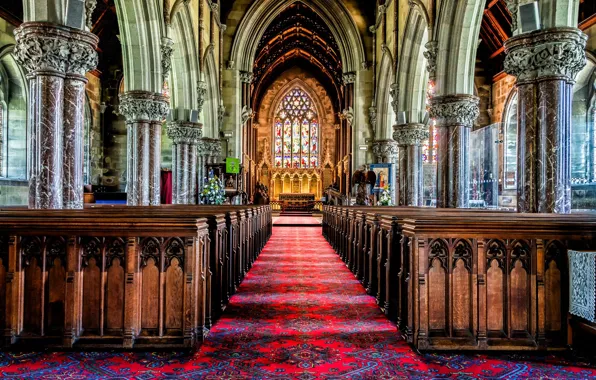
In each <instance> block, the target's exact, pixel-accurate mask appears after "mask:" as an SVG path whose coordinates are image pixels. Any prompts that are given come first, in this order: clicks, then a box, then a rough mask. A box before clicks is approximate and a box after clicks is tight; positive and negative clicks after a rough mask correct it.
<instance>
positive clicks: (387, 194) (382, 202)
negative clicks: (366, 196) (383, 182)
mask: <svg viewBox="0 0 596 380" xmlns="http://www.w3.org/2000/svg"><path fill="white" fill-rule="evenodd" d="M379 206H393V202H392V201H391V186H390V185H387V186H385V187H384V188H383V191H381V195H380V196H379Z"/></svg>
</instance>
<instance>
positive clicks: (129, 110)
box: [118, 91, 170, 123]
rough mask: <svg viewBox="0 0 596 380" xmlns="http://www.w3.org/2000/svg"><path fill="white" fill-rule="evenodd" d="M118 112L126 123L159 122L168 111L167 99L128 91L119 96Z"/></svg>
mask: <svg viewBox="0 0 596 380" xmlns="http://www.w3.org/2000/svg"><path fill="white" fill-rule="evenodd" d="M118 110H119V112H120V113H121V114H122V115H124V117H126V122H127V123H134V122H138V121H149V122H161V121H163V120H164V119H165V117H166V116H167V114H168V112H169V111H170V105H169V102H168V99H167V98H166V97H165V96H163V95H162V94H158V93H154V92H148V91H128V92H126V93H124V94H122V95H120V106H119V107H118Z"/></svg>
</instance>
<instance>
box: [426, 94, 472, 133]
mask: <svg viewBox="0 0 596 380" xmlns="http://www.w3.org/2000/svg"><path fill="white" fill-rule="evenodd" d="M430 103H431V107H430V117H431V118H433V119H436V121H437V125H438V126H439V127H447V126H455V125H461V126H464V127H470V128H471V127H472V126H473V125H474V122H475V121H476V119H477V118H478V115H480V110H479V107H478V105H479V103H480V99H479V98H478V97H477V96H474V95H468V94H456V95H443V96H435V97H433V98H432V99H431V102H430Z"/></svg>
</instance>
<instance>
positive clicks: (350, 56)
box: [230, 0, 366, 72]
mask: <svg viewBox="0 0 596 380" xmlns="http://www.w3.org/2000/svg"><path fill="white" fill-rule="evenodd" d="M299 1H300V2H302V1H301V0H280V1H256V2H254V3H253V5H252V6H251V7H250V9H249V10H248V11H247V12H246V14H245V15H244V17H243V18H242V20H241V21H240V25H239V27H238V30H237V31H236V34H235V37H234V42H233V44H232V50H231V53H230V61H231V62H233V64H234V65H235V68H236V69H238V70H243V71H248V72H252V65H253V62H254V59H255V57H256V54H257V47H258V43H259V41H260V40H261V37H262V36H263V33H265V30H266V29H267V27H269V25H270V24H271V22H272V21H273V20H274V19H275V18H276V17H277V16H278V15H279V14H280V13H281V12H282V11H283V10H284V9H285V8H286V7H288V6H289V5H291V4H293V3H296V2H299ZM307 6H308V7H310V8H311V9H313V11H314V12H316V13H317V14H318V15H319V16H320V17H321V18H322V19H323V20H324V21H325V23H326V24H327V25H328V26H329V29H330V30H331V33H332V34H333V37H334V38H335V40H336V41H337V44H338V47H339V53H340V56H341V60H342V65H343V70H344V72H353V71H358V69H359V68H360V66H361V64H362V62H364V61H365V59H366V55H365V53H364V45H363V43H362V39H361V38H360V33H359V32H358V28H357V26H356V24H355V22H354V20H353V19H352V16H351V15H350V13H349V11H348V9H347V8H346V7H345V5H344V4H342V2H339V1H328V0H311V1H309V2H308V4H307Z"/></svg>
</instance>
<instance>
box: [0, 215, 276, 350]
mask: <svg viewBox="0 0 596 380" xmlns="http://www.w3.org/2000/svg"><path fill="white" fill-rule="evenodd" d="M131 214H132V215H133V216H131ZM40 218H43V220H44V221H52V222H53V223H54V224H56V225H61V224H63V223H64V222H65V221H70V220H77V221H85V222H86V223H93V222H95V221H96V220H104V219H105V218H110V220H112V221H118V220H128V221H130V222H131V223H132V222H135V221H136V220H149V221H152V222H153V223H156V225H158V226H161V228H162V229H168V228H169V227H168V226H169V225H170V223H175V222H180V221H184V220H186V221H192V222H196V220H197V218H202V219H203V220H204V222H203V224H204V229H205V230H206V231H207V232H206V234H205V235H206V236H205V238H204V239H205V241H206V242H207V243H206V247H205V248H204V249H205V250H206V251H205V255H204V257H203V264H202V266H201V268H202V272H201V274H200V276H199V275H198V276H197V278H199V279H200V281H198V282H197V285H196V286H197V289H196V294H200V297H202V298H201V299H198V298H197V299H193V303H195V304H197V307H199V306H200V307H201V308H202V309H203V310H202V315H204V319H203V321H201V323H199V327H197V328H196V329H197V331H195V332H194V334H195V337H196V339H195V340H196V341H200V340H202V338H203V337H204V334H205V332H206V331H207V329H208V328H209V327H210V324H211V321H212V314H213V316H214V317H217V316H218V315H219V314H220V313H221V310H223V308H224V307H225V305H227V302H228V300H229V296H230V295H231V294H233V292H234V291H235V289H236V287H237V285H238V284H239V281H241V279H242V278H243V276H244V273H245V271H246V270H247V269H248V268H249V267H250V264H249V263H252V261H254V259H255V258H256V255H257V254H258V252H254V251H249V250H250V249H256V250H257V251H260V249H262V247H263V246H264V244H265V242H266V240H267V239H268V238H269V236H270V233H271V213H270V208H269V206H258V207H256V206H255V207H227V208H226V207H208V206H195V207H192V206H191V207H189V206H184V207H182V206H171V207H157V208H155V207H152V208H144V207H134V208H129V207H123V206H119V207H113V206H99V207H92V208H89V209H86V210H84V211H59V212H56V211H29V210H22V209H20V210H19V209H15V208H7V209H4V210H3V211H0V220H2V221H4V222H5V226H6V227H7V228H8V231H7V232H8V233H10V228H9V227H11V226H12V225H11V224H10V223H12V221H14V222H15V223H16V222H18V223H17V224H20V225H24V226H27V225H31V226H33V225H35V223H37V222H38V221H39V219H40ZM73 218H74V219H73ZM106 220H107V219H106ZM135 223H136V222H135ZM15 225H16V224H15ZM46 226H47V225H46ZM74 231H75V232H76V229H75V230H74ZM42 232H43V231H38V232H37V233H38V234H40V233H42ZM44 236H45V235H44ZM93 236H94V237H95V235H93ZM97 236H98V237H102V238H103V235H102V232H101V231H98V235H97ZM3 262H4V260H3ZM1 269H2V266H0V275H1V274H2V270H1ZM160 273H161V272H160ZM102 276H104V277H105V274H104V275H102ZM160 276H161V274H160ZM1 294H2V292H0V295H1ZM0 301H1V300H0ZM212 311H213V312H212ZM1 317H2V314H0V318H1ZM1 323H2V322H0V324H1ZM159 333H160V334H159V335H161V336H162V337H163V332H162V331H160V332H159ZM139 339H140V340H139ZM143 339H144V337H140V338H136V339H133V341H134V344H135V347H138V346H139V345H141V346H142V345H143ZM74 340H76V339H74ZM83 340H85V339H83ZM87 340H88V339H87ZM101 340H102V342H105V341H106V339H101ZM112 340H113V339H112ZM161 341H164V342H165V343H163V344H164V345H165V346H171V345H172V344H173V343H172V341H168V340H167V339H165V340H164V339H161V340H160V342H161ZM9 343H10V342H9ZM92 344H93V343H92ZM102 344H105V343H102ZM148 344H151V345H154V344H155V340H153V341H151V342H150V343H148ZM160 344H161V343H160ZM176 344H178V343H176ZM193 344H194V343H193ZM193 344H189V345H186V346H192V345H193ZM114 345H115V346H119V345H121V343H115V344H114V343H110V344H108V346H107V347H114ZM131 345H132V343H131V344H130V345H128V346H131ZM128 346H127V347H128Z"/></svg>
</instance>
